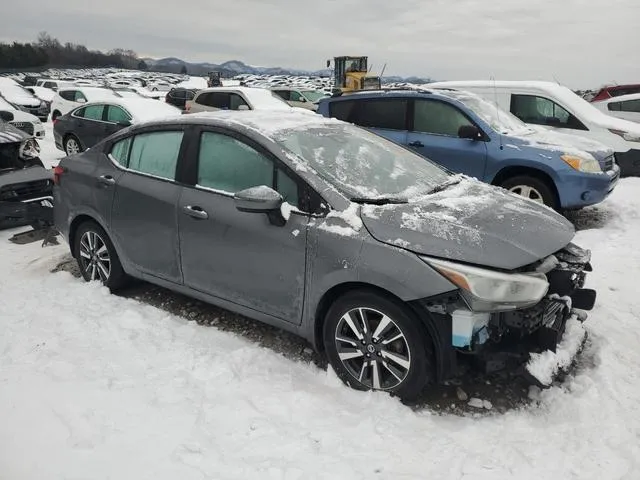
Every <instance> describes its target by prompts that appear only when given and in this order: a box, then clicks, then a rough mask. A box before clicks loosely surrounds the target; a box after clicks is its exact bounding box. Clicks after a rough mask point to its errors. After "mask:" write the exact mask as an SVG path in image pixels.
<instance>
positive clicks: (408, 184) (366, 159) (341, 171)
mask: <svg viewBox="0 0 640 480" xmlns="http://www.w3.org/2000/svg"><path fill="white" fill-rule="evenodd" d="M273 138H274V141H276V143H278V144H279V145H281V146H282V147H284V148H285V149H286V150H288V151H290V152H292V153H294V154H295V155H297V156H298V157H299V158H300V159H302V161H304V162H305V163H306V164H307V165H309V166H310V167H311V168H313V169H314V170H315V171H316V172H317V173H318V175H320V176H321V177H322V178H324V179H325V180H326V181H328V182H330V183H331V184H333V185H334V186H335V187H336V188H337V189H338V190H340V191H341V192H342V193H344V194H345V195H347V196H348V197H350V198H352V199H354V200H355V199H357V200H361V201H366V200H371V201H376V200H380V199H383V198H395V199H397V200H402V199H405V200H407V199H409V198H411V197H414V196H417V195H421V194H426V193H428V192H430V191H432V190H433V189H434V188H435V187H437V186H438V185H440V184H442V183H444V182H446V181H447V180H448V179H449V178H450V175H449V173H447V172H446V171H445V170H443V169H442V168H441V167H439V166H437V165H436V164H434V163H432V162H431V161H429V160H427V159H425V158H424V157H421V156H419V155H416V154H415V153H413V152H411V151H409V150H407V149H405V148H403V147H400V146H399V145H396V144H395V143H392V142H390V141H388V140H385V139H383V138H382V137H379V136H378V135H375V134H373V133H370V132H368V131H366V130H364V129H361V128H358V127H355V126H352V125H324V126H311V127H308V128H305V129H286V130H280V131H279V132H277V133H276V134H275V135H274V137H273Z"/></svg>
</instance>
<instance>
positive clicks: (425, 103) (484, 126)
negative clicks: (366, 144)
mask: <svg viewBox="0 0 640 480" xmlns="http://www.w3.org/2000/svg"><path fill="white" fill-rule="evenodd" d="M318 113H319V114H321V115H324V116H325V117H334V118H337V119H340V120H343V121H346V122H350V123H353V124H356V125H359V126H361V127H364V128H367V129H369V130H371V131H373V132H375V133H377V134H379V135H381V136H383V137H386V138H388V139H389V140H392V141H394V142H396V143H398V144H400V145H403V146H405V147H408V148H410V149H412V150H414V151H415V152H417V153H419V154H420V155H422V156H424V157H426V158H428V159H430V160H432V161H434V162H436V163H438V164H440V165H442V166H443V167H445V168H447V169H448V170H451V171H453V172H458V173H463V174H466V175H469V176H472V177H475V178H477V179H479V180H482V181H484V182H487V183H491V184H493V185H498V186H501V187H503V188H506V189H507V190H509V191H511V192H513V193H516V194H519V195H522V196H525V197H528V198H529V199H531V200H534V201H537V202H540V203H544V204H546V205H548V206H549V207H551V208H555V209H558V210H560V209H576V208H582V207H586V206H588V205H593V204H596V203H599V202H601V201H602V200H604V199H605V198H606V197H607V196H608V195H609V194H610V193H611V192H612V191H613V189H614V187H615V185H616V183H617V182H618V178H619V176H620V168H619V167H618V165H616V163H615V161H614V156H613V153H614V152H613V150H611V149H610V148H608V147H606V146H604V145H602V144H600V143H598V142H594V141H592V140H588V139H586V138H582V137H578V136H575V135H569V134H562V133H556V132H551V131H548V130H542V129H540V130H538V129H534V128H532V127H530V126H527V125H526V124H524V123H523V122H522V121H520V120H519V119H518V118H517V117H515V116H514V115H512V114H511V113H508V112H505V111H504V110H500V109H499V108H498V107H497V106H495V105H494V104H492V103H490V102H488V101H486V100H484V99H482V98H481V97H479V96H477V95H475V94H473V93H469V92H464V91H457V90H450V89H389V90H375V91H362V92H356V93H351V94H344V95H337V96H333V97H329V98H324V99H322V100H320V104H319V107H318Z"/></svg>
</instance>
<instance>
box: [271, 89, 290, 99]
mask: <svg viewBox="0 0 640 480" xmlns="http://www.w3.org/2000/svg"><path fill="white" fill-rule="evenodd" d="M273 93H275V94H276V95H278V96H279V97H280V98H282V99H283V100H289V98H290V95H289V94H290V92H289V90H274V91H273Z"/></svg>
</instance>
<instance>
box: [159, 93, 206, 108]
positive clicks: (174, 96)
mask: <svg viewBox="0 0 640 480" xmlns="http://www.w3.org/2000/svg"><path fill="white" fill-rule="evenodd" d="M196 93H198V90H197V89H195V88H172V89H171V90H169V91H168V92H167V95H166V97H165V101H166V102H167V103H169V104H171V105H173V106H175V107H178V108H179V109H181V110H184V108H185V104H186V103H187V100H193V97H195V96H196Z"/></svg>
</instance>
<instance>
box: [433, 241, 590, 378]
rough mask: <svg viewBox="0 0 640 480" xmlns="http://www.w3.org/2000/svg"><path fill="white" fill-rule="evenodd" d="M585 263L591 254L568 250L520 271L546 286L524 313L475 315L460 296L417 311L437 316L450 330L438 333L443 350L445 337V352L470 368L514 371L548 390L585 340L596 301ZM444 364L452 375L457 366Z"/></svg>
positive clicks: (581, 250) (486, 371)
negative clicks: (470, 360) (541, 278)
mask: <svg viewBox="0 0 640 480" xmlns="http://www.w3.org/2000/svg"><path fill="white" fill-rule="evenodd" d="M590 262H591V253H590V251H588V250H584V249H581V248H580V247H578V246H576V245H574V244H569V245H567V246H566V247H565V248H564V249H562V250H561V251H559V252H556V253H555V254H553V255H551V256H549V257H547V258H545V259H542V260H541V261H539V262H536V263H535V264H533V265H529V266H528V267H526V268H525V269H523V270H522V273H527V272H536V273H539V274H540V273H541V274H544V275H545V276H546V278H547V281H548V283H549V290H548V292H547V294H546V295H545V297H544V298H543V299H542V300H540V301H539V302H538V303H537V304H535V305H533V306H530V307H527V308H522V309H518V310H510V311H501V312H475V311H472V310H471V309H470V308H469V306H468V305H467V304H465V302H464V301H463V299H462V298H461V296H458V297H457V299H456V298H455V297H450V298H449V299H448V300H447V303H448V304H447V305H442V304H440V305H437V304H435V305H434V304H433V303H430V304H425V303H423V305H422V306H423V308H426V309H427V310H429V311H430V312H431V315H432V316H433V315H434V314H439V315H437V316H439V317H440V318H441V321H440V322H439V323H440V325H446V324H448V325H450V326H451V328H450V330H449V333H447V332H446V330H444V329H441V333H442V335H441V336H440V338H441V339H442V341H443V342H442V343H443V344H444V343H445V342H446V341H447V340H446V339H447V336H448V338H449V342H450V344H449V345H450V347H449V350H451V349H453V351H454V352H457V353H460V354H464V355H463V357H466V358H469V357H472V358H473V364H474V365H475V366H479V367H480V368H481V370H482V371H484V372H485V373H496V372H498V371H502V370H509V371H512V372H513V371H515V373H521V374H523V375H524V376H525V377H526V378H527V379H528V380H529V381H530V382H531V383H533V384H535V385H537V386H539V387H547V386H549V385H551V382H552V381H553V379H554V378H555V377H556V376H557V374H558V373H559V372H560V371H562V370H564V369H566V368H567V367H568V366H569V365H571V364H572V363H573V360H574V358H575V356H576V355H577V354H578V352H579V351H580V349H581V347H582V345H583V344H584V342H585V340H586V337H587V333H586V330H585V329H584V327H583V326H582V323H583V322H584V321H585V320H586V319H587V311H589V310H591V309H592V308H593V306H594V304H595V300H596V292H595V291H594V290H591V289H586V288H584V284H585V280H586V275H587V273H588V272H590V271H592V267H591V263H590ZM461 300H462V301H461ZM445 312H446V313H445ZM445 357H446V355H445ZM448 361H449V363H450V365H449V367H448V368H447V370H449V371H450V372H451V373H453V372H454V371H455V370H456V368H455V367H456V364H457V360H453V362H451V360H448ZM443 373H445V376H446V372H443Z"/></svg>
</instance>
